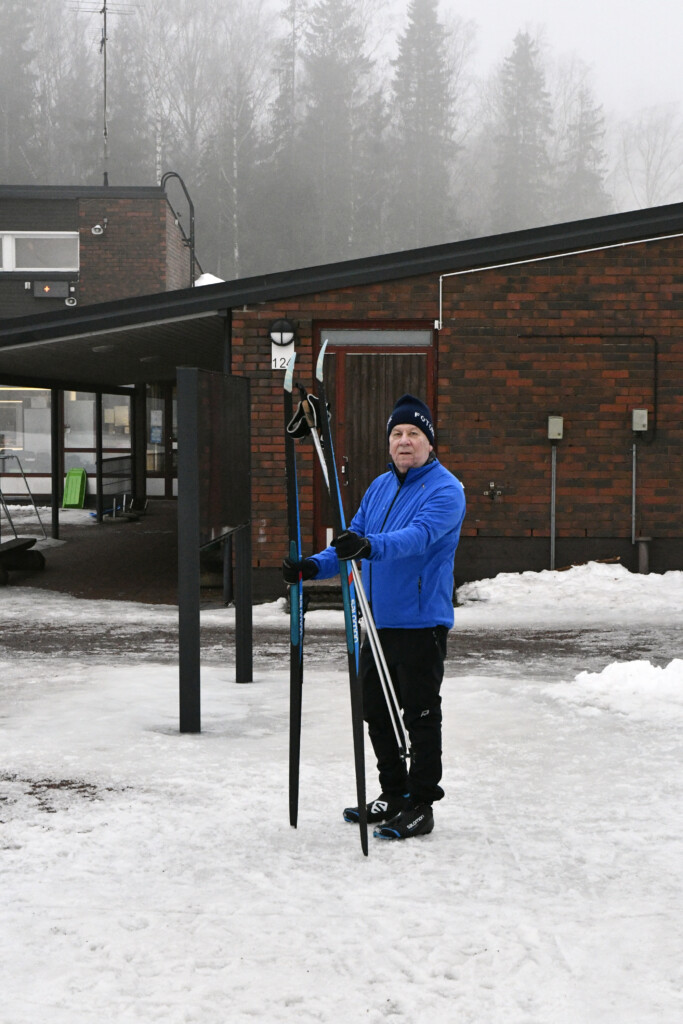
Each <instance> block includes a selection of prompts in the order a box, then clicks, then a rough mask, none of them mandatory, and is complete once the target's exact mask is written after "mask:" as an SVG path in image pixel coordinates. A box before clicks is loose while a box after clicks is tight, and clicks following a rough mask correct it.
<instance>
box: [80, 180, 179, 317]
mask: <svg viewBox="0 0 683 1024" xmlns="http://www.w3.org/2000/svg"><path fill="white" fill-rule="evenodd" d="M105 220H106V228H105V230H104V232H103V233H102V234H101V235H93V234H92V230H91V229H92V227H93V225H95V224H100V225H102V226H104V225H105ZM79 230H80V248H81V275H80V282H79V286H78V301H79V303H80V304H81V305H90V304H92V303H94V302H108V301H110V300H114V299H120V298H122V297H123V296H132V295H149V294H151V293H152V292H159V291H165V288H166V203H165V202H162V201H161V200H158V201H157V200H153V201H150V200H149V199H144V200H135V199H106V198H104V197H98V198H96V199H82V200H81V201H80V204H79Z"/></svg>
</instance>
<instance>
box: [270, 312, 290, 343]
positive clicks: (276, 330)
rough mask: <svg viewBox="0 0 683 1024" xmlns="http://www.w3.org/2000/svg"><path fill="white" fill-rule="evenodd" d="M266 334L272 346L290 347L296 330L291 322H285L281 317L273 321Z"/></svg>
mask: <svg viewBox="0 0 683 1024" xmlns="http://www.w3.org/2000/svg"><path fill="white" fill-rule="evenodd" d="M268 334H269V336H270V340H271V341H272V343H273V345H282V346H283V347H284V346H285V345H291V344H292V342H293V341H294V336H295V334H296V328H295V326H294V324H293V323H292V321H291V320H286V319H285V318H284V317H281V318H280V319H279V320H273V322H272V324H271V325H270V327H269V328H268Z"/></svg>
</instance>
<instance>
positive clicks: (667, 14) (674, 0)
mask: <svg viewBox="0 0 683 1024" xmlns="http://www.w3.org/2000/svg"><path fill="white" fill-rule="evenodd" d="M401 6H402V5H401ZM441 9H442V10H443V11H447V10H448V11H454V12H457V13H458V14H459V15H460V16H461V17H463V18H467V19H472V20H474V22H475V23H476V24H477V54H476V63H477V67H478V70H479V71H480V72H482V73H486V71H487V70H488V69H490V68H491V67H493V66H494V65H495V63H496V62H498V61H501V60H503V59H504V57H505V56H506V54H507V52H508V51H509V48H510V40H511V39H513V38H514V35H515V33H516V32H518V31H519V30H528V31H530V32H531V33H532V34H533V35H537V36H539V37H540V38H541V39H543V41H544V43H545V44H546V45H547V47H548V48H549V50H550V51H551V52H552V53H553V54H555V55H556V56H560V57H561V56H563V55H564V56H566V55H567V54H575V55H577V56H578V57H580V58H581V60H583V61H585V62H586V63H587V64H588V65H589V66H590V68H591V71H592V73H593V77H594V80H595V85H596V91H597V94H598V96H599V98H600V101H601V102H602V103H603V104H604V106H605V109H606V110H607V111H610V112H613V113H616V114H620V115H622V116H626V115H628V114H629V113H633V112H634V110H637V109H639V108H641V107H646V106H651V105H653V104H660V103H679V104H680V103H681V101H682V100H683V74H682V73H681V63H680V44H681V38H683V5H681V3H680V2H679V0H515V2H514V3H506V2H505V0H442V4H441Z"/></svg>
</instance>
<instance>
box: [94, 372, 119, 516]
mask: <svg viewBox="0 0 683 1024" xmlns="http://www.w3.org/2000/svg"><path fill="white" fill-rule="evenodd" d="M103 477H104V473H103V466H102V392H101V391H96V392H95V509H96V512H97V517H96V518H97V522H98V523H101V522H102V520H103V518H104V494H103V493H102V490H103V487H102V484H103ZM114 501H116V495H114Z"/></svg>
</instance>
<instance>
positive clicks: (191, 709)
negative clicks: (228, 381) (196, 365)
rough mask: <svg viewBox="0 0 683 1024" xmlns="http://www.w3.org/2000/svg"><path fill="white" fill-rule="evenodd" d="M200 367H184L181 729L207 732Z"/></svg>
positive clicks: (180, 461) (180, 475)
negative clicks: (202, 658)
mask: <svg viewBox="0 0 683 1024" xmlns="http://www.w3.org/2000/svg"><path fill="white" fill-rule="evenodd" d="M198 436H199V435H198V384H197V371H196V370H194V369H185V368H180V367H179V368H178V665H179V674H180V731H181V732H201V678H200V637H199V628H200V616H199V594H200V590H199V588H200V564H199V562H200V557H199V544H200V521H199V458H198V452H197V440H198Z"/></svg>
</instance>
